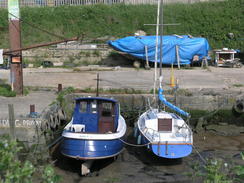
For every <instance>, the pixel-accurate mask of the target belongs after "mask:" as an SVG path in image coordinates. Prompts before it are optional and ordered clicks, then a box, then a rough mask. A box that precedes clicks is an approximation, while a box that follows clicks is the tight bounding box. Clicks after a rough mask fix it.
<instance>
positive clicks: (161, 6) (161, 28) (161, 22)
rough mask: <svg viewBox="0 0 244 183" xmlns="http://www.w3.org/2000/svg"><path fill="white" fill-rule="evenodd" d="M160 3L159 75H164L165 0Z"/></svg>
mask: <svg viewBox="0 0 244 183" xmlns="http://www.w3.org/2000/svg"><path fill="white" fill-rule="evenodd" d="M160 1H161V5H160V15H159V24H160V28H159V34H160V55H159V56H160V62H159V76H160V77H161V76H162V64H163V0H160Z"/></svg>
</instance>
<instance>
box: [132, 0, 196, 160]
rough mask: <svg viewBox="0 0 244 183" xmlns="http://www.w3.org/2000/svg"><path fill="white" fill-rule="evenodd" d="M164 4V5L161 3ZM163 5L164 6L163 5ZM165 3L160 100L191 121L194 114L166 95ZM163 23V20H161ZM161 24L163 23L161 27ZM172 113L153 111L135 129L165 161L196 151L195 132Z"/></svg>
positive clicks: (160, 10)
mask: <svg viewBox="0 0 244 183" xmlns="http://www.w3.org/2000/svg"><path fill="white" fill-rule="evenodd" d="M160 2H161V3H160ZM160 4H161V5H160ZM160 15H161V16H160ZM162 15H163V3H162V0H161V1H159V3H158V19H157V31H156V32H157V38H158V37H159V36H158V32H159V31H158V30H159V26H160V27H161V28H160V29H161V35H160V42H159V43H160V77H159V88H158V100H159V102H160V103H161V104H163V105H164V106H166V107H168V108H169V109H171V110H173V111H174V112H176V113H178V114H180V115H182V116H185V117H186V118H187V119H189V117H190V114H189V113H187V112H185V111H183V110H182V109H180V108H178V107H176V106H175V105H173V104H171V103H170V102H168V101H167V100H166V98H165V96H164V95H163V89H162V80H163V76H162V62H163V50H162V47H163V38H162V37H163V36H162V32H163V31H162V30H163V20H162V17H163V16H162ZM159 17H160V18H161V20H160V18H159ZM159 23H160V24H159ZM157 46H158V39H157V40H156V53H155V76H154V77H155V84H154V90H156V78H157V62H156V60H157V59H158V51H157V50H158V49H157ZM176 113H170V112H167V111H165V110H162V109H161V108H160V105H158V106H157V107H156V108H150V109H149V110H147V111H146V112H144V113H143V114H142V115H141V116H140V117H139V119H138V121H137V123H136V126H135V136H136V137H137V142H138V144H148V145H147V148H148V149H149V150H151V151H152V152H153V153H154V154H155V155H157V156H159V157H163V158H169V159H175V158H182V157H185V156H188V155H189V154H191V152H192V146H193V133H192V130H191V128H190V127H189V125H188V124H187V122H186V121H185V120H184V119H183V118H182V117H180V116H179V115H177V114H176Z"/></svg>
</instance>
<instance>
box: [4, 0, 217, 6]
mask: <svg viewBox="0 0 244 183" xmlns="http://www.w3.org/2000/svg"><path fill="white" fill-rule="evenodd" d="M19 1H20V6H21V7H25V6H29V7H45V6H62V5H69V6H76V5H91V4H118V3H123V4H156V3H157V2H158V0H19ZM203 1H213V0H164V3H166V4H168V3H195V2H203ZM7 6H8V0H0V7H1V8H7Z"/></svg>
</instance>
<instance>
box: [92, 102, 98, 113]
mask: <svg viewBox="0 0 244 183" xmlns="http://www.w3.org/2000/svg"><path fill="white" fill-rule="evenodd" d="M91 113H93V114H95V113H97V101H96V100H95V101H93V102H91Z"/></svg>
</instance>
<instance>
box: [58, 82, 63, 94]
mask: <svg viewBox="0 0 244 183" xmlns="http://www.w3.org/2000/svg"><path fill="white" fill-rule="evenodd" d="M62 89H63V86H62V84H58V93H59V92H61V91H62Z"/></svg>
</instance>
